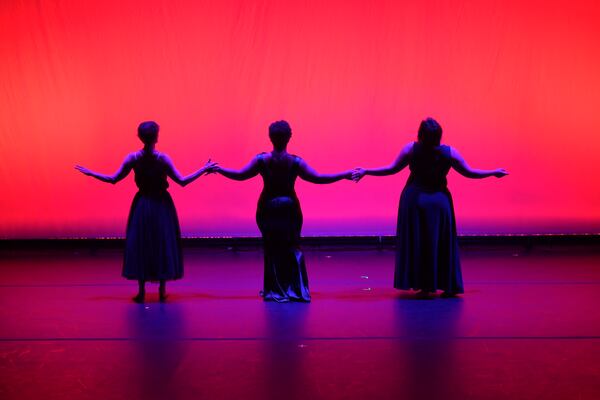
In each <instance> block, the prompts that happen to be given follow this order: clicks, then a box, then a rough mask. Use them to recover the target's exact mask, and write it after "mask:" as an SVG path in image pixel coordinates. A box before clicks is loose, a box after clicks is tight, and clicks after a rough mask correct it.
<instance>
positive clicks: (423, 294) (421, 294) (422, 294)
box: [416, 290, 432, 299]
mask: <svg viewBox="0 0 600 400" xmlns="http://www.w3.org/2000/svg"><path fill="white" fill-rule="evenodd" d="M416 297H417V299H431V298H432V297H431V292H430V291H429V290H420V291H418V292H417V294H416Z"/></svg>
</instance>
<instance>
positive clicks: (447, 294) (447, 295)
mask: <svg viewBox="0 0 600 400" xmlns="http://www.w3.org/2000/svg"><path fill="white" fill-rule="evenodd" d="M457 296H458V293H454V292H448V291H446V292H442V294H440V297H441V298H444V299H450V298H452V297H457Z"/></svg>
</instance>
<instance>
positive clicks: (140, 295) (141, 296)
mask: <svg viewBox="0 0 600 400" xmlns="http://www.w3.org/2000/svg"><path fill="white" fill-rule="evenodd" d="M145 295H146V293H144V292H139V293H138V294H136V295H135V296H133V298H132V300H133V301H134V302H136V303H143V302H144V297H145Z"/></svg>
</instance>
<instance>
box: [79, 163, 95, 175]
mask: <svg viewBox="0 0 600 400" xmlns="http://www.w3.org/2000/svg"><path fill="white" fill-rule="evenodd" d="M75 169H76V170H77V171H79V172H81V173H82V174H84V175H87V176H91V175H92V171H91V170H89V169H87V168H85V167H82V166H81V165H76V166H75Z"/></svg>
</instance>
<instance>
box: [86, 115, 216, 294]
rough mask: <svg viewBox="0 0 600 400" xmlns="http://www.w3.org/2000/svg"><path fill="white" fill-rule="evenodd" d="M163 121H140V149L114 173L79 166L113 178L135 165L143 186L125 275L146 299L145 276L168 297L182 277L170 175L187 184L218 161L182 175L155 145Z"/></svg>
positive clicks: (130, 224) (131, 224)
mask: <svg viewBox="0 0 600 400" xmlns="http://www.w3.org/2000/svg"><path fill="white" fill-rule="evenodd" d="M158 131H159V126H158V124H157V123H156V122H154V121H146V122H142V123H141V124H140V125H139V127H138V137H139V138H140V140H141V141H142V142H143V143H144V148H143V149H142V150H139V151H136V152H134V153H130V154H128V155H127V157H125V160H124V161H123V163H122V164H121V166H120V167H119V169H118V171H117V172H115V173H114V174H112V175H104V174H100V173H97V172H94V171H92V170H89V169H87V168H84V167H82V166H79V165H77V166H75V169H77V170H78V171H80V172H81V173H83V174H85V175H88V176H91V177H93V178H96V179H98V180H101V181H102V182H107V183H112V184H115V183H117V182H119V181H120V180H122V179H123V178H125V177H126V176H127V175H128V174H129V172H130V171H131V170H132V169H133V171H134V173H135V183H136V185H137V187H138V189H139V191H138V192H137V193H136V195H135V197H134V198H133V203H132V204H131V209H130V211H129V218H128V220H127V233H126V239H125V254H124V261H123V276H124V277H125V278H127V279H134V280H137V281H138V288H139V291H138V293H137V295H136V296H135V297H134V298H133V300H134V301H136V302H143V301H144V296H145V293H146V289H145V283H146V281H159V282H160V286H159V298H160V300H161V301H165V300H166V296H167V294H166V281H167V280H173V279H180V278H182V277H183V258H182V254H181V233H180V229H179V220H178V218H177V211H176V210H175V204H174V203H173V199H172V198H171V195H170V194H169V192H168V191H167V188H168V187H169V183H168V182H167V176H168V177H169V178H171V179H172V180H173V181H174V182H176V183H178V184H179V185H181V186H185V185H187V184H189V183H191V182H193V181H194V180H196V179H197V178H199V177H200V176H201V175H203V174H204V173H206V172H210V171H211V170H212V169H214V167H215V166H216V163H212V162H211V161H210V160H208V162H207V163H206V165H205V166H204V167H202V168H200V169H199V170H197V171H196V172H194V173H192V174H190V175H188V176H185V177H184V176H181V174H180V173H179V171H177V169H176V168H175V166H174V165H173V162H172V161H171V159H170V158H169V156H168V155H166V154H165V153H160V152H158V151H157V150H156V149H155V146H156V143H157V142H158Z"/></svg>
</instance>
